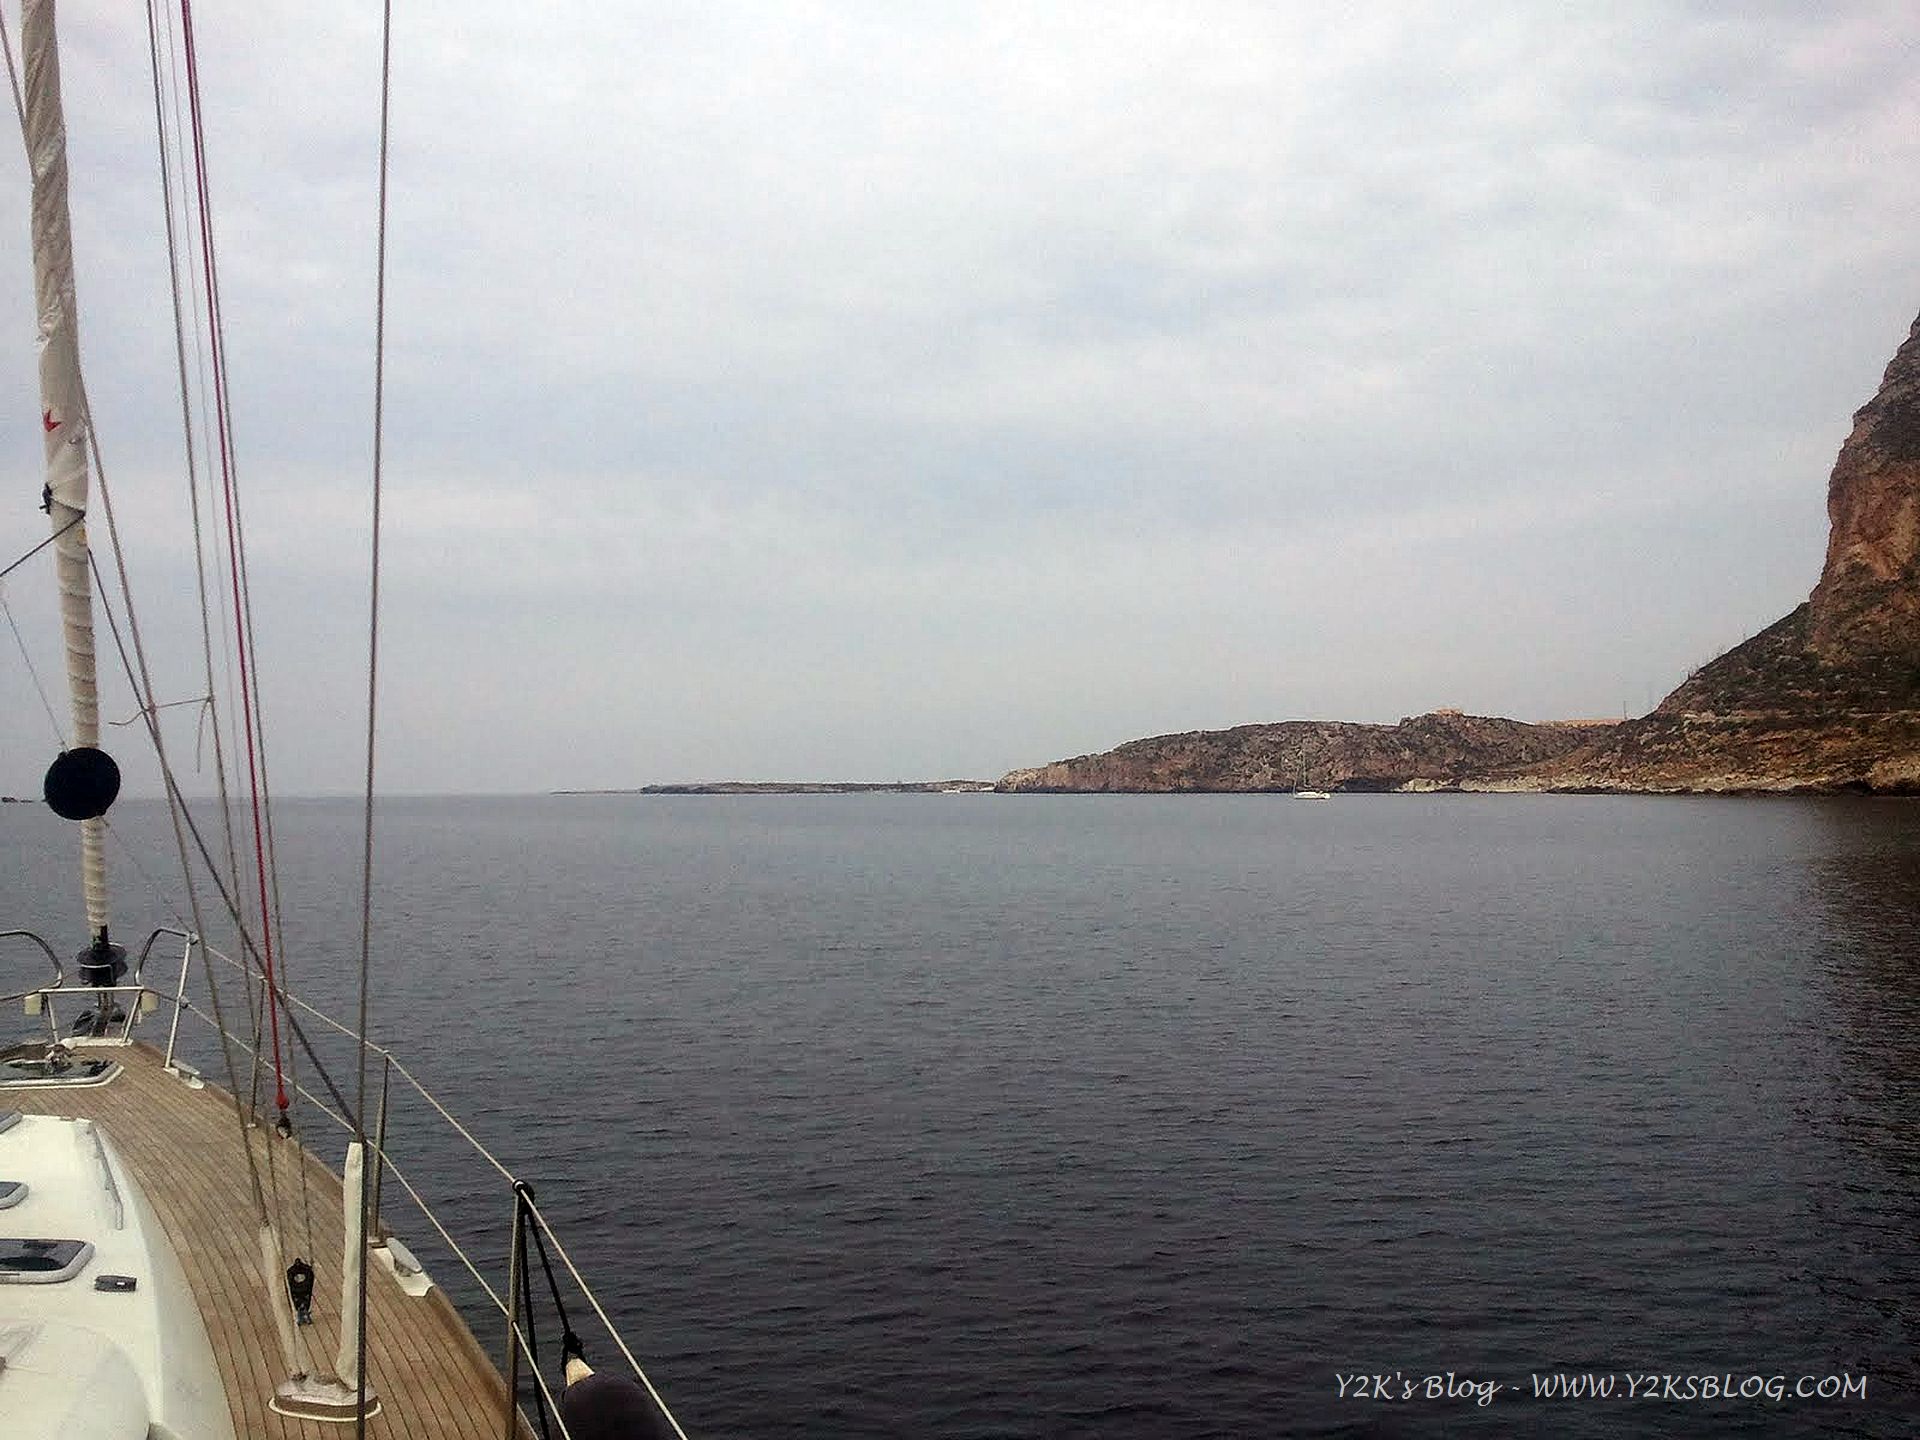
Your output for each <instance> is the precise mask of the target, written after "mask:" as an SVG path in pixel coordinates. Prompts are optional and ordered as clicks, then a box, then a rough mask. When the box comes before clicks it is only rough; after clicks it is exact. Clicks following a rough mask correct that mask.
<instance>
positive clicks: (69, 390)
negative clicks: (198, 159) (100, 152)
mask: <svg viewBox="0 0 1920 1440" xmlns="http://www.w3.org/2000/svg"><path fill="white" fill-rule="evenodd" d="M20 30H21V36H20V43H21V50H22V58H23V60H24V62H25V69H26V112H27V115H26V120H27V157H28V161H29V163H30V164H31V165H32V167H33V293H34V301H35V304H36V306H37V309H38V312H39V325H40V426H41V431H42V438H43V439H44V441H45V443H46V452H47V466H46V492H45V499H46V503H47V513H48V516H49V518H50V519H51V520H52V522H53V531H54V534H55V536H56V537H57V538H56V539H55V541H54V557H55V558H54V564H55V569H56V571H57V573H58V577H59V585H60V626H61V630H62V632H63V635H64V638H65V641H66V651H67V688H68V692H69V695H70V696H71V699H72V705H73V738H72V743H73V744H74V745H75V746H82V745H98V744H99V743H100V699H99V694H98V691H97V689H96V686H95V679H94V655H93V579H92V576H91V574H90V573H89V571H88V567H87V527H86V522H85V520H84V519H83V518H82V517H84V516H85V514H86V512H87V484H88V470H87V455H88V450H89V448H90V446H89V436H88V420H87V410H86V399H85V392H84V390H83V389H82V387H81V383H80V338H79V320H78V312H77V309H76V306H75V304H74V295H73V227H72V224H71V222H70V221H69V218H68V213H67V126H66V118H65V116H64V114H63V113H62V110H61V105H60V56H59V52H58V49H57V46H56V41H55V25H54V0H25V4H24V5H23V6H22V7H21V15H20ZM100 829H101V827H100V822H99V821H98V820H87V821H83V822H82V824H81V827H80V847H81V871H82V881H83V884H84V885H85V888H86V896H87V928H88V929H89V931H91V932H92V933H93V934H95V935H98V934H100V932H102V931H103V930H105V929H106V925H107V896H106V866H105V862H104V859H103V857H102V854H101V843H100Z"/></svg>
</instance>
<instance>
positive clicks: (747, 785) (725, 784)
mask: <svg viewBox="0 0 1920 1440" xmlns="http://www.w3.org/2000/svg"><path fill="white" fill-rule="evenodd" d="M993 788H994V784H993V781H991V780H881V781H873V782H867V781H840V780H705V781H698V782H695V783H692V784H685V785H642V786H640V787H639V788H638V789H634V790H556V791H554V792H553V793H554V794H556V795H977V794H985V793H990V792H991V791H992V790H993Z"/></svg>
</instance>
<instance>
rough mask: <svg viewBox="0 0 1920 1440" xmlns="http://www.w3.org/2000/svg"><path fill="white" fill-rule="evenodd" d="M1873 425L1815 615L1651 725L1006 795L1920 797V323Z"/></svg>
mask: <svg viewBox="0 0 1920 1440" xmlns="http://www.w3.org/2000/svg"><path fill="white" fill-rule="evenodd" d="M1853 419H1854V424H1853V431H1852V433H1851V434H1850V435H1848V437H1847V439H1846V442H1845V444H1843V445H1842V446H1841V448H1840V456H1839V459H1838V461H1837V462H1836V463H1835V465H1834V467H1833V473H1832V476H1831V477H1830V479H1829V481H1828V485H1827V513H1828V519H1829V521H1830V526H1831V528H1830V530H1829V534H1828V541H1827V557H1826V564H1825V567H1824V568H1823V569H1822V571H1821V575H1820V580H1819V583H1818V584H1817V585H1815V586H1814V588H1813V593H1812V594H1811V595H1810V596H1809V597H1808V598H1807V601H1806V603H1805V604H1803V605H1800V606H1798V607H1797V608H1795V609H1794V610H1793V611H1792V612H1791V613H1789V614H1787V615H1786V616H1784V617H1783V618H1781V619H1780V620H1777V621H1775V622H1774V623H1773V624H1772V625H1769V626H1768V627H1767V628H1766V629H1764V630H1762V631H1761V632H1760V633H1759V634H1757V635H1755V636H1754V637H1753V638H1752V639H1750V640H1747V641H1745V642H1743V643H1742V644H1740V645H1736V646H1735V647H1734V648H1733V649H1731V650H1729V651H1727V653H1726V654H1724V655H1721V656H1719V657H1718V658H1717V659H1715V660H1712V661H1710V662H1708V663H1707V664H1706V665H1703V666H1701V667H1700V668H1699V669H1698V670H1696V671H1695V672H1694V673H1693V674H1692V675H1690V676H1688V677H1687V679H1686V680H1685V681H1684V682H1683V683H1682V684H1681V685H1680V686H1679V688H1678V689H1676V690H1674V692H1673V693H1672V694H1670V695H1668V696H1667V697H1666V699H1664V700H1662V701H1661V702H1660V704H1659V705H1658V706H1656V707H1655V708H1654V709H1653V710H1652V711H1651V712H1650V713H1649V714H1647V715H1644V716H1641V717H1640V718H1639V719H1635V720H1624V721H1620V722H1617V723H1611V724H1610V723H1605V722H1568V723H1562V724H1549V725H1528V724H1523V723H1521V722H1520V721H1517V720H1503V719H1497V718H1492V717H1487V716H1478V715H1462V714H1460V713H1458V712H1457V711H1446V710H1442V711H1436V712H1434V713H1433V714H1430V715H1421V716H1416V717H1414V718H1411V719H1407V720H1402V721H1401V722H1400V723H1399V724H1398V725H1357V724H1345V723H1340V722H1325V721H1288V722H1285V723H1281V724H1268V725H1242V726H1238V727H1236V728H1234V729H1231V730H1202V731H1192V732H1188V733H1186V734H1182V735H1161V736H1156V737H1154V738H1152V739H1147V740H1135V741H1131V742H1129V743H1128V744H1125V745H1122V746H1120V747H1119V748H1118V749H1115V750H1110V751H1107V752H1106V753H1104V754H1100V755H1082V756H1080V757H1078V758H1076V759H1072V760H1060V761H1056V762H1054V763H1053V764H1051V765H1042V766H1039V767H1037V768H1035V769H1030V770H1016V771H1014V772H1012V773H1011V774H1009V775H1007V776H1006V777H1004V778H1003V779H1002V780H1001V781H1000V783H999V786H998V788H999V789H1001V790H1003V791H1157V792H1178V791H1258V790H1292V789H1295V788H1296V787H1298V788H1314V789H1322V790H1336V789H1337V790H1348V791H1357V790H1514V791H1542V790H1583V791H1617V792H1664V793H1696V792H1751V791H1799V792H1828V791H1869V792H1876V793H1887V794H1920V320H1916V321H1915V322H1914V325H1913V328H1912V330H1911V331H1910V332H1909V334H1908V336H1907V339H1906V342H1905V343H1904V344H1903V345H1901V347H1900V349H1899V351H1898V352H1897V353H1896V354H1895V355H1894V357H1893V360H1892V363H1890V364H1889V365H1888V366H1887V371H1886V375H1885V377H1884V378H1883V379H1882V381H1881V384H1880V389H1879V391H1878V392H1877V393H1876V394H1875V395H1874V397H1873V399H1872V400H1870V401H1869V402H1868V403H1867V404H1866V405H1865V406H1863V407H1862V408H1861V409H1860V410H1858V411H1857V412H1855V414H1854V417H1853Z"/></svg>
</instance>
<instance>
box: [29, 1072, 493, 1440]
mask: <svg viewBox="0 0 1920 1440" xmlns="http://www.w3.org/2000/svg"><path fill="white" fill-rule="evenodd" d="M93 1053H95V1054H102V1053H110V1054H112V1056H113V1057H114V1058H115V1059H118V1060H119V1061H120V1062H121V1063H122V1065H123V1066H124V1067H125V1068H124V1070H123V1072H122V1073H121V1074H120V1075H119V1076H118V1077H116V1078H115V1079H114V1080H112V1081H111V1082H109V1083H108V1084H106V1085H103V1086H90V1087H83V1088H73V1089H5V1090H0V1108H5V1109H17V1110H22V1111H26V1112H28V1113H31V1114H45V1115H68V1116H76V1117H84V1118H87V1119H91V1120H94V1121H97V1122H98V1123H99V1124H100V1126H101V1127H102V1128H103V1129H104V1130H105V1131H106V1132H107V1133H108V1135H110V1136H111V1137H112V1139H113V1142H114V1146H115V1148H116V1149H117V1150H118V1151H119V1153H120V1156H121V1158H122V1160H123V1161H124V1162H125V1164H126V1167H127V1169H128V1170H129V1171H130V1172H131V1173H132V1175H133V1178H134V1180H135V1182H136V1183H137V1184H138V1185H139V1186H140V1188H141V1190H142V1191H143V1192H144V1193H145V1195H146V1198H147V1203H148V1204H149V1205H150V1206H152V1208H153V1211H154V1213H155V1215H156V1216H157V1217H158V1219H159V1221H160V1224H161V1226H162V1227H163V1228H164V1229H165V1230H166V1232H167V1236H168V1238H169V1239H170V1240H171V1241H172V1242H173V1247H174V1250H175V1252H176V1253H177V1254H178V1255H179V1257H180V1263H181V1266H182V1268H183V1269H184V1270H185V1271H186V1274H187V1279H188V1281H189V1283H190V1284H191V1285H192V1287H193V1291H194V1295H195V1298H196V1299H197V1300H198V1301H199V1303H200V1309H201V1313H202V1314H203V1315H204V1316H205V1317H206V1322H207V1332H208V1335H209V1337H210V1338H211V1339H212V1341H213V1349H214V1353H215V1355H216V1356H217V1358H218V1360H219V1363H220V1372H221V1378H222V1380H223V1381H224V1382H225V1384H226V1387H227V1399H228V1402H229V1404H230V1405H231V1407H232V1410H233V1422H234V1431H235V1433H236V1435H238V1436H241V1437H245V1440H256V1437H257V1440H341V1436H342V1435H343V1434H347V1435H350V1434H352V1433H353V1432H352V1429H351V1427H345V1426H340V1425H330V1424H323V1423H320V1422H318V1421H308V1420H295V1419H291V1418H289V1417H286V1416H282V1415H276V1414H274V1413H273V1412H272V1411H271V1410H269V1409H268V1407H267V1402H268V1400H269V1399H270V1398H271V1397H272V1394H273V1387H274V1385H275V1384H276V1383H278V1381H279V1380H281V1379H282V1378H284V1373H283V1371H284V1366H283V1364H282V1362H281V1359H280V1341H279V1337H278V1334H277V1331H276V1328H275V1325H274V1319H273V1313H272V1311H271V1310H270V1309H269V1308H268V1300H267V1297H266V1293H265V1289H264V1285H263V1283H262V1280H261V1277H260V1259H259V1252H260V1242H259V1230H258V1222H257V1218H256V1213H255V1209H254V1204H253V1199H252V1189H251V1186H250V1184H249V1181H248V1176H247V1165H246V1161H245V1159H244V1157H243V1155H242V1154H241V1151H240V1145H239V1141H240V1129H239V1125H238V1123H237V1122H236V1120H235V1118H234V1113H233V1101H232V1099H231V1097H230V1096H229V1095H228V1094H227V1093H226V1092H225V1091H224V1090H221V1089H219V1088H218V1087H216V1086H214V1085H212V1084H208V1085H207V1086H206V1087H205V1088H204V1089H199V1090H196V1089H193V1088H191V1087H190V1086H188V1085H186V1084H184V1083H182V1082H181V1081H180V1080H178V1079H176V1078H175V1077H173V1076H171V1075H169V1074H168V1073H167V1072H166V1071H165V1070H164V1069H163V1068H162V1067H161V1064H160V1056H159V1054H158V1052H156V1051H154V1050H153V1049H152V1048H150V1047H148V1046H146V1045H138V1044H137V1045H133V1046H130V1047H128V1048H126V1049H116V1050H113V1051H111V1052H101V1051H95V1052H93ZM249 1141H250V1143H251V1144H252V1146H253V1149H254V1153H255V1156H256V1157H257V1162H258V1165H259V1171H260V1184H261V1188H262V1190H263V1191H265V1192H266V1195H267V1203H268V1207H269V1211H270V1213H271V1212H272V1211H273V1208H274V1195H273V1191H272V1188H271V1186H270V1181H269V1171H268V1155H269V1152H271V1156H272V1163H273V1169H274V1171H275V1172H276V1173H277V1179H278V1185H279V1225H280V1233H281V1241H282V1245H283V1248H284V1249H285V1251H286V1253H287V1255H288V1258H289V1259H291V1258H292V1256H293V1255H295V1254H300V1255H303V1256H304V1258H305V1259H306V1261H307V1263H308V1264H310V1265H312V1266H313V1268H314V1273H315V1281H314V1305H313V1312H314V1323H313V1324H312V1325H311V1326H307V1327H304V1328H303V1330H302V1334H303V1336H304V1338H305V1340H306V1343H307V1346H308V1349H309V1352H310V1354H311V1356H312V1360H313V1363H314V1369H315V1372H316V1373H331V1371H332V1368H333V1358H334V1353H335V1351H336V1350H337V1349H338V1347H339V1334H340V1332H339V1323H338V1322H339V1315H338V1311H339V1297H340V1262H341V1247H342V1245H343V1243H344V1227H343V1224H342V1218H341V1184H340V1180H339V1178H338V1177H337V1176H335V1175H333V1174H331V1173H330V1172H329V1171H328V1170H327V1169H326V1167H325V1166H324V1165H323V1164H321V1162H320V1161H319V1160H317V1159H315V1158H314V1157H313V1156H312V1155H310V1154H309V1153H307V1152H306V1151H305V1150H304V1149H302V1148H301V1147H300V1145H299V1144H298V1143H297V1141H294V1140H280V1139H278V1138H277V1137H275V1136H273V1135H272V1133H271V1132H270V1131H266V1130H253V1131H250V1132H249ZM302 1170H304V1172H305V1178H306V1183H307V1186H308V1196H307V1199H308V1203H310V1205H311V1213H312V1231H311V1245H312V1249H313V1251H314V1252H316V1253H308V1243H309V1236H308V1230H307V1225H306V1216H305V1214H304V1212H303V1205H302V1199H301V1194H300V1177H301V1172H302ZM367 1334H368V1344H367V1373H368V1377H369V1379H370V1381H371V1383H372V1386H373V1389H374V1391H375V1393H377V1394H378V1395H379V1397H380V1400H381V1404H382V1406H383V1409H382V1411H381V1413H380V1414H379V1415H377V1416H375V1417H374V1418H373V1419H372V1421H370V1422H369V1424H368V1426H367V1433H368V1434H369V1435H376V1436H381V1437H388V1436H391V1437H395V1440H400V1437H409V1440H410V1437H420V1440H465V1437H471V1436H488V1437H494V1436H499V1435H500V1434H501V1433H502V1430H503V1428H504V1414H503V1407H504V1403H505V1394H506V1386H505V1383H504V1382H503V1381H502V1380H501V1378H500V1374H499V1371H498V1370H497V1369H495V1368H494V1365H493V1363H492V1362H491V1361H490V1360H489V1359H488V1358H487V1355H486V1353H485V1352H484V1351H483V1350H482V1349H481V1347H480V1345H479V1343H478V1342H477V1341H476V1340H475V1338H474V1337H473V1336H472V1335H471V1334H470V1333H469V1332H468V1330H467V1329H466V1326H465V1325H464V1323H463V1322H462V1321H461V1320H460V1318H459V1316H458V1314H457V1313H456V1312H455V1311H454V1309H453V1307H452V1305H451V1304H449V1303H448V1302H447V1300H446V1298H445V1296H443V1295H442V1294H441V1293H440V1291H439V1290H438V1289H437V1288H436V1289H435V1290H433V1291H432V1292H431V1293H430V1294H428V1295H426V1296H424V1297H420V1298H415V1297H413V1296H410V1295H408V1294H407V1293H406V1292H405V1291H403V1290H402V1289H401V1288H400V1287H399V1285H398V1283H397V1282H396V1281H395V1280H394V1278H393V1277H392V1276H391V1275H389V1274H388V1273H387V1272H386V1271H385V1270H383V1269H382V1268H381V1267H380V1266H379V1265H377V1264H372V1265H369V1266H368V1268H367Z"/></svg>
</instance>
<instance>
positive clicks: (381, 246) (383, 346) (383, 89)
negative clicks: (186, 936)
mask: <svg viewBox="0 0 1920 1440" xmlns="http://www.w3.org/2000/svg"><path fill="white" fill-rule="evenodd" d="M183 3H184V0H183ZM392 100H393V0H381V6H380V196H379V201H378V236H377V242H376V253H377V256H378V258H377V260H376V262H375V266H374V304H373V314H374V320H373V535H372V546H371V548H372V558H371V562H370V565H369V569H370V572H371V581H370V587H369V595H368V604H367V793H366V809H365V821H364V824H363V827H362V832H361V855H360V1025H359V1029H360V1051H359V1086H358V1089H357V1092H356V1095H355V1106H354V1117H353V1133H354V1139H355V1140H356V1141H358V1142H359V1144H360V1147H361V1154H362V1155H364V1154H365V1153H366V1140H367V988H368V985H367V981H368V972H369V970H370V968H371V967H370V965H369V963H368V962H369V956H370V955H371V953H372V949H373V777H374V736H375V718H376V715H377V706H378V701H379V694H380V691H379V680H380V479H381V459H382V454H383V448H384V443H385V439H386V425H385V420H386V380H387V177H388V170H389V166H388V156H389V153H390V152H389V144H388V138H389V135H390V134H391V129H392V126H391V117H392ZM364 1173H365V1172H364V1171H363V1172H362V1183H361V1186H360V1244H359V1246H358V1247H357V1248H358V1249H359V1252H360V1255H359V1263H360V1284H359V1287H358V1290H359V1295H358V1301H359V1306H360V1316H359V1324H358V1325H357V1326H356V1327H355V1329H356V1331H357V1332H358V1339H359V1355H358V1357H357V1359H356V1360H355V1363H354V1382H355V1385H356V1388H357V1391H358V1394H357V1397H356V1398H357V1402H358V1403H357V1404H356V1405H355V1407H354V1434H355V1436H356V1437H358V1440H365V1437H366V1433H367V1243H366V1237H367V1230H368V1225H367V1206H368V1203H369V1196H368V1193H367V1187H366V1184H365V1179H364Z"/></svg>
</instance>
